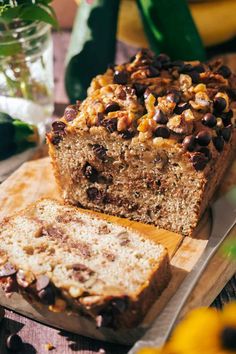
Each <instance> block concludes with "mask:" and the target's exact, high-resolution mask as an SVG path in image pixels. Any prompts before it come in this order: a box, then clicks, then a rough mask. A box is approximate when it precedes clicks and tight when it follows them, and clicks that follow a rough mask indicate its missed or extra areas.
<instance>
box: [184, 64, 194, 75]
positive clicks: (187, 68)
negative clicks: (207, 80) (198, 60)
mask: <svg viewBox="0 0 236 354" xmlns="http://www.w3.org/2000/svg"><path fill="white" fill-rule="evenodd" d="M192 70H193V66H192V65H191V64H184V66H183V67H182V68H181V73H183V74H189V72H191V71H192Z"/></svg>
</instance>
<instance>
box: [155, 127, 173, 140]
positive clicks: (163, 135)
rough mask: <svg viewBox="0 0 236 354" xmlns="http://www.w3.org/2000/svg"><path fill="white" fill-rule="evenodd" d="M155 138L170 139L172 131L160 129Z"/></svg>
mask: <svg viewBox="0 0 236 354" xmlns="http://www.w3.org/2000/svg"><path fill="white" fill-rule="evenodd" d="M154 134H155V136H156V137H161V138H164V139H168V138H169V136H170V131H169V129H168V128H167V127H158V128H157V129H156V130H155V133H154Z"/></svg>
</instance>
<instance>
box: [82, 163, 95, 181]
mask: <svg viewBox="0 0 236 354" xmlns="http://www.w3.org/2000/svg"><path fill="white" fill-rule="evenodd" d="M82 171H83V175H84V177H86V178H87V179H88V180H89V182H92V183H94V182H96V181H97V180H98V176H99V172H98V171H97V170H96V168H95V167H93V166H92V165H90V164H89V163H88V162H86V164H85V166H84V167H83V169H82Z"/></svg>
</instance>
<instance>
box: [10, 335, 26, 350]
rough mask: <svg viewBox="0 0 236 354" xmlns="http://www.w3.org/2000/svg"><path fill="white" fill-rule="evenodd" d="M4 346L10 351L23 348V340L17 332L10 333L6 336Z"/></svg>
mask: <svg viewBox="0 0 236 354" xmlns="http://www.w3.org/2000/svg"><path fill="white" fill-rule="evenodd" d="M6 347H7V349H9V350H10V351H12V352H18V351H21V349H22V348H23V342H22V339H21V337H20V336H18V334H11V335H10V336H8V337H7V340H6Z"/></svg>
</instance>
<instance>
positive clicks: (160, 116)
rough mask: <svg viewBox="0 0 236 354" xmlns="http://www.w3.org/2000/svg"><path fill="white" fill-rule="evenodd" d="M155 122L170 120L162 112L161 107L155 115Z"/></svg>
mask: <svg viewBox="0 0 236 354" xmlns="http://www.w3.org/2000/svg"><path fill="white" fill-rule="evenodd" d="M153 119H154V120H155V122H157V123H159V124H166V123H167V122H168V118H167V116H166V115H165V114H164V113H163V112H162V110H161V109H158V108H157V109H156V113H155V114H154V116H153Z"/></svg>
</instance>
